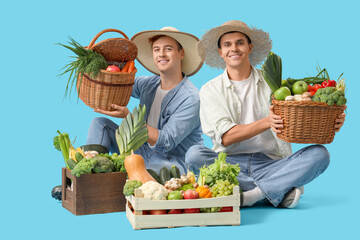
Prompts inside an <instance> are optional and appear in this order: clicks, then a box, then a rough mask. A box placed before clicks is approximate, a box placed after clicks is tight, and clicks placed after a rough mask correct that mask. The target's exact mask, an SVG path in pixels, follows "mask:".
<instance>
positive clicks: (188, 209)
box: [184, 208, 200, 213]
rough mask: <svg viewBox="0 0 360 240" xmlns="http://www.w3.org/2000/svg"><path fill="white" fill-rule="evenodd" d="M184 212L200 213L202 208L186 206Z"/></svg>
mask: <svg viewBox="0 0 360 240" xmlns="http://www.w3.org/2000/svg"><path fill="white" fill-rule="evenodd" d="M184 213H200V208H186V209H184Z"/></svg>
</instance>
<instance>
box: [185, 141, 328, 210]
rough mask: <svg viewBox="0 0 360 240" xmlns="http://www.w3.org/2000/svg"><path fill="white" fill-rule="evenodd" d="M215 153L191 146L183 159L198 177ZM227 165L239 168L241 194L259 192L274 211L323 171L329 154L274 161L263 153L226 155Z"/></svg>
mask: <svg viewBox="0 0 360 240" xmlns="http://www.w3.org/2000/svg"><path fill="white" fill-rule="evenodd" d="M217 156H218V153H216V152H214V151H213V150H212V149H210V148H207V147H205V146H202V145H196V146H192V147H191V148H190V149H189V150H188V152H187V153H186V156H185V162H186V164H187V166H188V168H189V169H190V170H192V171H194V173H195V174H198V173H199V168H200V167H202V166H204V165H210V164H212V163H214V161H215V158H217ZM226 162H228V163H230V164H237V163H238V164H239V166H240V168H241V172H240V173H239V175H238V177H237V179H238V181H239V186H240V188H241V189H242V190H243V191H248V190H251V189H254V188H255V187H256V186H258V187H259V188H260V190H261V191H262V193H263V194H264V196H265V197H266V198H267V199H268V200H269V201H270V202H271V203H272V204H273V205H274V206H275V207H276V206H278V205H279V203H280V202H281V201H282V199H283V198H284V195H285V194H286V193H287V192H288V191H289V190H291V189H292V188H293V187H300V186H303V185H305V184H307V183H309V182H311V181H312V180H313V179H315V178H316V177H317V176H319V175H320V174H321V173H323V172H324V171H325V169H326V168H327V167H328V165H329V163H330V156H329V152H328V151H327V150H326V148H325V147H324V146H322V145H311V146H308V147H305V148H303V149H300V150H299V151H297V152H296V153H293V154H292V155H290V156H289V157H286V158H283V159H279V160H273V159H271V158H269V157H267V156H266V155H265V154H263V153H244V154H238V155H231V154H228V156H227V158H226Z"/></svg>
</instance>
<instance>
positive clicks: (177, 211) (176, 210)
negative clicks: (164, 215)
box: [168, 209, 183, 214]
mask: <svg viewBox="0 0 360 240" xmlns="http://www.w3.org/2000/svg"><path fill="white" fill-rule="evenodd" d="M182 212H183V211H182V209H171V210H170V211H169V212H168V214H181V213H182Z"/></svg>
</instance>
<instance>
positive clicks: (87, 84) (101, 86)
mask: <svg viewBox="0 0 360 240" xmlns="http://www.w3.org/2000/svg"><path fill="white" fill-rule="evenodd" d="M135 73H136V71H134V72H132V73H113V72H108V71H105V70H101V72H100V74H99V75H98V76H97V77H96V78H94V79H90V78H89V77H88V76H87V75H84V76H83V78H82V81H81V85H80V90H79V89H78V93H79V97H80V99H81V100H82V101H83V102H84V103H85V104H86V105H88V106H89V107H91V108H94V109H96V108H98V109H104V110H113V109H112V108H111V104H117V105H119V106H126V105H127V104H128V103H129V100H130V97H131V92H132V89H133V84H134V79H135ZM79 83H80V81H78V84H79ZM77 87H79V85H78V86H77Z"/></svg>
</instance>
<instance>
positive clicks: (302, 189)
mask: <svg viewBox="0 0 360 240" xmlns="http://www.w3.org/2000/svg"><path fill="white" fill-rule="evenodd" d="M299 189H300V191H301V195H303V194H304V186H301V187H299Z"/></svg>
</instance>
